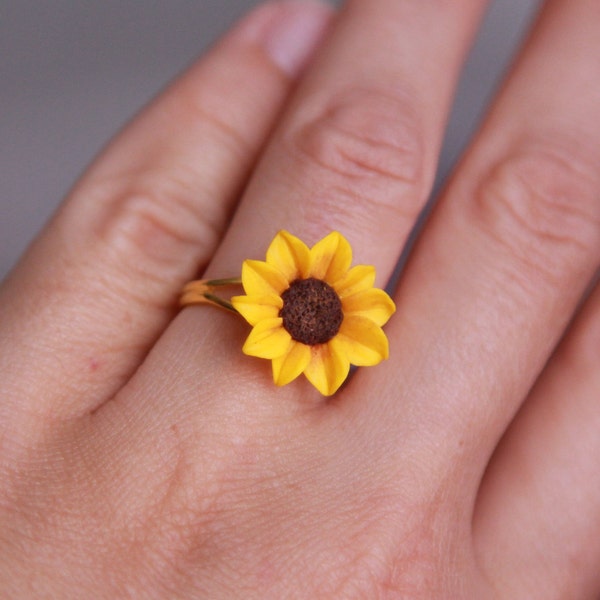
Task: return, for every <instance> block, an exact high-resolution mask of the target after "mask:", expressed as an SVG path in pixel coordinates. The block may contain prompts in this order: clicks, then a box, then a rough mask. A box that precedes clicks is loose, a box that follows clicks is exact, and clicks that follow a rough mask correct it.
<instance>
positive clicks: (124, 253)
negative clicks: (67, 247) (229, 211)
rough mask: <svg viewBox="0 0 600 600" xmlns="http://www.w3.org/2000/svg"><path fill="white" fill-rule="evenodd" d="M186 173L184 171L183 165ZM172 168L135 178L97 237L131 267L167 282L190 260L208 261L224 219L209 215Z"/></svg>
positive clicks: (117, 199)
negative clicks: (167, 274)
mask: <svg viewBox="0 0 600 600" xmlns="http://www.w3.org/2000/svg"><path fill="white" fill-rule="evenodd" d="M179 168H180V169H181V168H182V167H179ZM179 175H180V176H179V177H178V176H177V174H176V173H175V172H174V170H171V172H170V173H169V175H168V176H165V177H160V176H158V175H157V174H156V173H150V174H147V175H141V176H139V175H138V176H135V177H132V180H133V181H134V182H135V183H134V184H130V185H126V186H124V188H123V189H122V191H120V192H119V193H118V195H117V196H116V197H115V198H112V199H111V201H110V206H109V208H108V210H107V213H106V215H105V218H103V219H101V220H100V221H99V222H98V223H97V224H96V233H97V235H98V237H99V238H100V239H101V240H102V241H103V242H104V245H105V246H106V247H107V248H108V249H110V250H111V251H112V252H114V254H115V256H116V257H117V259H118V261H119V262H121V263H122V264H123V266H124V267H125V268H127V269H136V270H139V271H142V272H144V274H145V275H147V276H148V277H152V276H158V277H161V278H163V277H164V275H165V271H169V270H171V269H172V270H174V271H180V270H181V265H182V263H184V262H185V261H186V260H192V261H193V262H196V261H200V262H201V261H202V260H203V257H202V256H199V254H200V255H202V254H208V252H209V251H210V249H211V248H212V247H214V246H215V245H216V243H217V239H218V233H217V231H218V224H217V221H218V219H217V218H216V217H215V215H211V213H210V211H203V210H202V208H201V204H202V203H201V202H198V201H196V200H195V199H194V190H192V189H191V187H190V186H189V184H187V183H186V182H187V181H190V180H192V179H191V178H190V177H189V174H188V175H186V174H181V173H180V174H179Z"/></svg>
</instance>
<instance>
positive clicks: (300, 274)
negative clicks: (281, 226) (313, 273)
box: [267, 231, 310, 282]
mask: <svg viewBox="0 0 600 600" xmlns="http://www.w3.org/2000/svg"><path fill="white" fill-rule="evenodd" d="M267 262H268V263H269V264H270V265H272V266H274V267H275V268H276V269H278V270H279V271H280V272H281V273H282V274H283V275H284V277H285V278H286V279H287V280H288V281H289V282H292V281H294V280H295V279H304V278H305V277H306V276H307V273H308V267H309V263H310V250H309V249H308V246H307V245H306V244H305V243H304V242H303V241H302V240H300V239H298V238H297V237H296V236H294V235H292V234H291V233H288V232H287V231H280V232H279V233H278V234H277V235H276V236H275V238H274V239H273V241H272V242H271V245H270V246H269V249H268V250H267Z"/></svg>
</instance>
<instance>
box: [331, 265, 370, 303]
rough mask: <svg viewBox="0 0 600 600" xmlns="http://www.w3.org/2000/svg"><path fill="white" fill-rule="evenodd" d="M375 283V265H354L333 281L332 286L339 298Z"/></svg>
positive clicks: (366, 288)
mask: <svg viewBox="0 0 600 600" xmlns="http://www.w3.org/2000/svg"><path fill="white" fill-rule="evenodd" d="M374 283H375V267H373V266H371V265H356V266H355V267H352V268H351V269H350V270H349V271H348V272H347V273H346V275H344V276H343V277H342V278H341V279H338V280H337V281H336V282H335V283H333V284H332V285H333V288H334V289H335V291H336V292H337V295H338V296H339V297H340V298H344V297H345V296H350V295H352V294H356V293H357V292H361V291H363V290H368V289H370V288H372V287H373V284H374Z"/></svg>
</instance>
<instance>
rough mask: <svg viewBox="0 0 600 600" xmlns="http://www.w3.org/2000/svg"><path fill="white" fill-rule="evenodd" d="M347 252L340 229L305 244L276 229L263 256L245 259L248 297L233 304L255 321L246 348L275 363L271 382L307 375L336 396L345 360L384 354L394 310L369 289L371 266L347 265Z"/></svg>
mask: <svg viewBox="0 0 600 600" xmlns="http://www.w3.org/2000/svg"><path fill="white" fill-rule="evenodd" d="M351 263H352V249H351V247H350V244H349V243H348V241H347V240H346V239H345V238H344V237H343V236H342V235H341V234H340V233H338V232H337V231H334V232H332V233H330V234H329V235H328V236H326V237H325V238H323V239H322V240H321V241H319V242H317V243H316V244H315V245H314V246H313V247H312V248H308V246H306V244H304V242H302V241H301V240H300V239H298V238H297V237H295V236H293V235H292V234H290V233H288V232H287V231H280V232H279V233H278V234H277V235H276V236H275V238H274V240H273V241H272V242H271V245H270V246H269V248H268V250H267V255H266V260H265V261H259V260H245V261H244V263H243V265H242V278H241V279H242V285H243V287H244V291H245V293H246V295H244V296H234V297H233V298H232V299H231V304H232V305H233V307H234V309H235V310H236V311H238V312H239V313H240V314H241V315H242V316H243V317H244V318H245V319H246V320H247V321H248V323H250V325H252V326H253V329H252V331H251V332H250V335H249V336H248V338H247V340H246V342H245V344H244V346H243V352H244V353H245V354H247V355H250V356H256V357H258V358H264V359H268V360H271V361H272V368H273V379H274V381H275V383H276V384H277V385H286V384H288V383H290V382H291V381H293V380H294V379H296V378H297V377H298V376H299V375H301V374H302V373H304V375H305V376H306V377H307V379H308V380H309V381H310V382H311V383H312V384H313V385H314V386H315V387H316V388H317V389H318V390H319V392H321V394H323V395H324V396H330V395H332V394H334V393H335V392H336V391H337V390H338V389H339V387H340V386H341V385H342V383H344V381H345V379H346V377H347V376H348V372H349V370H350V365H351V364H352V365H356V366H372V365H376V364H378V363H379V362H381V361H382V360H384V359H386V358H387V357H388V354H389V348H388V340H387V338H386V336H385V334H384V332H383V330H382V329H381V327H382V325H384V324H385V323H386V322H387V320H388V319H389V318H390V316H391V315H392V314H393V313H394V311H395V306H394V303H393V302H392V300H391V298H390V297H389V296H388V295H387V294H386V293H385V292H384V291H383V290H380V289H377V288H374V287H373V284H374V282H375V268H374V267H372V266H367V265H357V266H355V267H352V268H351Z"/></svg>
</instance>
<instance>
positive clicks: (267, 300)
mask: <svg viewBox="0 0 600 600" xmlns="http://www.w3.org/2000/svg"><path fill="white" fill-rule="evenodd" d="M231 304H233V308H235V310H237V311H238V312H239V313H240V314H241V315H242V317H244V319H246V321H248V323H250V325H256V324H257V323H259V322H260V321H262V320H263V319H275V318H276V317H278V316H279V311H280V310H281V307H282V306H283V300H282V299H281V296H276V295H275V294H267V295H265V296H233V298H232V299H231Z"/></svg>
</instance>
